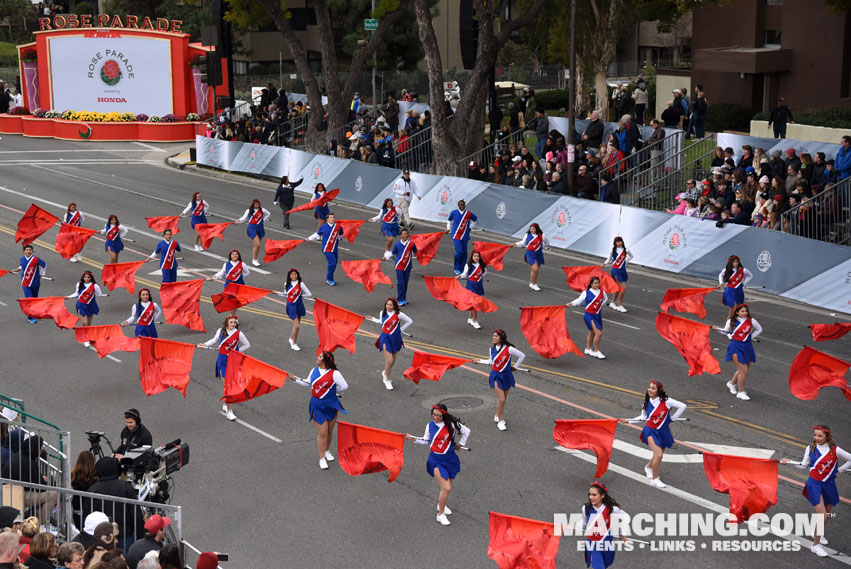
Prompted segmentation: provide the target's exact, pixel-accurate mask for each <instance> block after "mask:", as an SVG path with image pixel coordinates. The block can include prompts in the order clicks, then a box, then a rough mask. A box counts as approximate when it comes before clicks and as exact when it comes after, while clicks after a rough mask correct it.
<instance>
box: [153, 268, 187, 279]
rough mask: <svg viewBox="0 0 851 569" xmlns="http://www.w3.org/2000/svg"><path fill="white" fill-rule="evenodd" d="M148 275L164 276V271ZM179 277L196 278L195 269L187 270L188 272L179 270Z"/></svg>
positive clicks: (158, 270) (159, 270)
mask: <svg viewBox="0 0 851 569" xmlns="http://www.w3.org/2000/svg"><path fill="white" fill-rule="evenodd" d="M148 274H149V275H156V276H162V274H163V273H162V269H157V270H156V271H151V272H150V273H148ZM177 276H179V277H188V278H192V277H194V276H196V275H195V269H187V270H183V269H177Z"/></svg>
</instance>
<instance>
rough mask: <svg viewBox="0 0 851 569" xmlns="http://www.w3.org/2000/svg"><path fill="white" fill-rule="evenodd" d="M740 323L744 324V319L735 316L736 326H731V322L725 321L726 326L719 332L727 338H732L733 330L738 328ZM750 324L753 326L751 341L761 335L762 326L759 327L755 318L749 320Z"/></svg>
mask: <svg viewBox="0 0 851 569" xmlns="http://www.w3.org/2000/svg"><path fill="white" fill-rule="evenodd" d="M741 322H744V319H742V318H739V317H738V316H736V324H735V326H734V325H733V321H732V320H727V324H725V325H724V327H723V328H722V329H720V330H718V331H719V332H721V333H722V334H726V335H727V337H728V338H732V337H733V329H734V328H735V327H736V326H738V325H739V324H740V323H741ZM751 324H752V325H753V330H752V331H751V340H753V339H754V338H756V337H757V336H759V335H760V334H762V326H760V324H759V322H757V320H756V318H751Z"/></svg>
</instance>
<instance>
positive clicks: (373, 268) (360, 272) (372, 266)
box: [340, 259, 393, 292]
mask: <svg viewBox="0 0 851 569" xmlns="http://www.w3.org/2000/svg"><path fill="white" fill-rule="evenodd" d="M340 266H341V267H343V272H344V273H346V276H347V277H349V278H350V279H352V280H353V281H355V282H356V283H360V284H362V285H363V288H365V289H366V292H372V291H374V290H375V285H377V284H379V283H380V284H386V285H392V284H393V281H391V280H390V277H388V276H387V275H385V274H384V273H382V272H381V259H365V260H363V261H341V262H340Z"/></svg>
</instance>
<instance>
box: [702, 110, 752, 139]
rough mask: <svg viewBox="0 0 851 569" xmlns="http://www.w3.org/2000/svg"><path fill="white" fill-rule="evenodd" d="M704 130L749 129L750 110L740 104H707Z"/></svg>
mask: <svg viewBox="0 0 851 569" xmlns="http://www.w3.org/2000/svg"><path fill="white" fill-rule="evenodd" d="M706 130H708V131H710V132H723V131H725V130H740V131H749V130H750V112H748V111H747V109H745V108H744V107H743V106H742V105H736V104H733V103H717V104H714V105H709V109H708V110H707V112H706Z"/></svg>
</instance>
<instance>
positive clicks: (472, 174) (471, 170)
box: [467, 160, 480, 180]
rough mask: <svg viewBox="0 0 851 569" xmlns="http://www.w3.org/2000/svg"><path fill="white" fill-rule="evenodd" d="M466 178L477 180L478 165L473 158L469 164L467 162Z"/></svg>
mask: <svg viewBox="0 0 851 569" xmlns="http://www.w3.org/2000/svg"><path fill="white" fill-rule="evenodd" d="M467 179H469V180H479V179H480V177H479V166H478V164H476V161H475V160H472V161H471V162H470V163H469V164H467Z"/></svg>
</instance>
